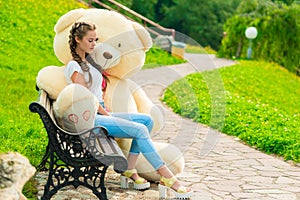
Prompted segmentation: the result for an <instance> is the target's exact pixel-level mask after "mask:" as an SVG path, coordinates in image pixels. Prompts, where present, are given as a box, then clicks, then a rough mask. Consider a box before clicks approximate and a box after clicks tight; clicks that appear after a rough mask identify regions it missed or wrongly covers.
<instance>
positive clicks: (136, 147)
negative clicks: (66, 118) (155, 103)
mask: <svg viewBox="0 0 300 200" xmlns="http://www.w3.org/2000/svg"><path fill="white" fill-rule="evenodd" d="M114 116H117V117H114ZM95 126H103V127H105V128H106V129H107V130H108V133H109V135H110V136H113V137H116V138H132V145H131V149H130V152H129V153H130V154H133V155H136V156H137V155H138V154H139V153H140V152H142V153H143V155H144V156H145V158H146V159H147V160H148V161H149V162H150V164H151V165H152V166H153V167H154V168H155V170H157V169H158V168H159V167H161V166H163V165H164V162H163V161H162V159H161V158H160V156H159V155H158V153H157V152H156V150H155V148H154V146H153V142H152V140H151V138H150V135H149V130H151V129H152V127H153V122H152V119H151V118H150V116H149V115H145V114H135V113H113V114H112V116H103V115H97V116H96V121H95ZM132 164H135V163H132Z"/></svg>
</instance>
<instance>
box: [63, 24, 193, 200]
mask: <svg viewBox="0 0 300 200" xmlns="http://www.w3.org/2000/svg"><path fill="white" fill-rule="evenodd" d="M95 29H96V27H95V25H94V24H89V23H85V22H76V23H75V24H74V25H73V26H72V28H71V31H70V35H69V45H70V50H71V54H72V57H73V59H72V60H71V61H69V63H68V64H67V65H66V68H65V76H66V78H67V81H68V83H70V84H71V83H77V84H81V85H83V86H85V87H87V88H88V89H89V90H90V91H91V92H92V93H94V94H95V96H96V97H97V99H98V101H99V103H100V106H99V109H98V114H97V116H96V120H95V126H103V127H105V128H106V129H107V130H108V133H109V135H111V136H112V137H115V138H132V144H131V148H130V151H129V155H128V158H127V161H128V170H126V171H125V172H124V173H123V174H122V176H121V178H120V179H121V186H122V187H124V188H128V179H131V180H132V181H133V182H134V189H147V188H149V187H150V183H149V182H148V181H147V180H145V179H144V178H141V177H139V175H138V173H137V171H136V170H135V164H136V161H137V158H138V155H139V154H140V153H142V154H143V155H144V156H145V158H146V159H147V160H148V161H149V162H150V164H151V165H152V166H153V167H154V169H155V170H157V172H158V173H159V174H160V176H161V179H160V184H159V190H160V197H164V195H165V192H166V189H167V188H169V189H171V190H172V191H173V192H174V193H175V195H176V197H179V198H189V197H190V196H191V194H192V191H191V189H190V188H186V187H183V186H181V184H180V182H179V181H178V180H177V179H176V178H175V177H174V174H173V173H172V172H171V171H170V170H169V168H168V167H167V166H166V165H165V163H164V161H162V159H161V158H160V156H159V155H158V153H157V151H156V150H155V148H154V146H153V142H152V140H151V138H150V134H149V133H150V132H151V130H152V126H153V121H152V119H151V117H150V116H149V115H147V114H142V113H109V112H107V111H106V110H105V107H104V101H103V96H102V95H103V92H102V90H103V88H102V81H103V78H104V79H107V78H106V76H105V75H104V73H102V72H103V68H102V67H101V66H99V65H98V64H96V63H95V62H94V61H93V60H92V58H91V57H89V56H88V55H89V53H90V52H91V51H92V50H93V49H94V47H95V45H96V42H97V40H98V38H97V34H96V31H95Z"/></svg>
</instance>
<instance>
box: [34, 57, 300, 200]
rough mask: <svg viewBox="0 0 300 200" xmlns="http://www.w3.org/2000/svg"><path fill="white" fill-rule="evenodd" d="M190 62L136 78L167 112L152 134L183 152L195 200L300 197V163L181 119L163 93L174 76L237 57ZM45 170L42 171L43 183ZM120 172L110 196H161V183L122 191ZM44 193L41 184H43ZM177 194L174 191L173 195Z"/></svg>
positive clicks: (71, 193)
mask: <svg viewBox="0 0 300 200" xmlns="http://www.w3.org/2000/svg"><path fill="white" fill-rule="evenodd" d="M186 58H187V59H188V60H189V63H187V64H181V65H176V66H170V67H161V68H157V69H149V70H142V71H140V72H139V73H138V74H137V75H136V76H135V77H133V80H134V81H136V82H137V83H138V84H140V85H141V87H143V89H144V90H145V91H146V93H147V94H148V95H149V97H150V98H151V99H152V100H153V102H154V103H155V104H157V105H158V106H160V108H161V110H162V111H163V112H164V116H165V125H164V127H163V128H162V130H160V131H159V132H158V133H157V134H155V135H154V137H153V139H154V140H156V141H164V142H169V143H173V144H175V145H176V146H178V147H179V148H180V149H181V151H182V152H183V153H184V157H185V161H186V166H185V170H184V173H182V174H180V175H178V178H179V179H180V180H181V181H182V183H183V184H184V185H186V186H190V187H192V188H193V190H194V195H193V196H192V198H191V199H192V200H237V199H243V200H245V199H247V200H248V199H249V200H250V199H253V200H284V199H286V200H298V199H299V200H300V167H297V166H293V165H292V164H289V163H287V162H284V161H283V160H282V159H280V158H276V157H273V156H271V155H266V154H264V153H262V152H260V151H257V150H255V149H253V148H251V147H249V146H247V145H244V144H243V143H242V142H241V141H239V140H238V139H237V138H234V137H231V136H227V135H225V134H222V133H219V132H217V131H214V130H212V129H210V128H209V127H206V126H203V125H201V124H197V123H194V122H192V121H191V120H189V119H184V118H181V117H180V116H178V115H176V114H174V113H173V112H172V111H171V110H170V109H169V108H168V107H166V106H164V105H162V104H161V102H160V101H159V98H160V97H161V95H162V93H163V90H164V89H165V88H166V87H167V86H168V85H169V84H171V83H172V82H173V81H174V80H176V79H178V78H181V77H184V76H185V75H187V74H190V73H194V72H197V71H202V70H209V69H213V68H218V67H223V66H228V65H231V64H233V62H232V61H228V60H224V59H217V58H215V57H214V56H208V55H193V54H187V55H186ZM44 179H45V178H44V174H39V175H38V180H39V181H40V184H41V185H42V182H43V180H44ZM118 181H119V175H118V174H115V173H113V172H112V173H108V178H107V187H108V196H109V198H110V199H158V192H157V186H156V184H154V183H153V184H151V188H150V189H149V190H147V191H144V192H140V191H134V190H127V191H126V190H121V189H120V187H119V185H118ZM40 193H42V187H41V188H40ZM171 197H173V196H171ZM53 199H60V200H61V199H73V200H75V199H96V198H95V197H94V196H93V195H92V194H90V192H89V191H88V190H85V189H83V188H79V189H77V190H70V189H67V190H65V191H63V192H59V193H58V195H55V196H54V198H53Z"/></svg>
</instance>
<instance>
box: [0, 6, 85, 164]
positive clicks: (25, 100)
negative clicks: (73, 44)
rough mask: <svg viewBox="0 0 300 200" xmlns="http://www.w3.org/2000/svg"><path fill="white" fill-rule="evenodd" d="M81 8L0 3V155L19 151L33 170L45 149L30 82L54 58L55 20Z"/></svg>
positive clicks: (32, 87) (34, 92)
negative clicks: (35, 112) (0, 82)
mask: <svg viewBox="0 0 300 200" xmlns="http://www.w3.org/2000/svg"><path fill="white" fill-rule="evenodd" d="M79 7H84V5H82V4H80V3H78V2H76V1H61V0H50V1H40V2H39V3H38V4H37V2H36V1H34V0H25V1H17V0H12V1H5V0H0V8H1V9H0V23H1V25H0V31H1V36H0V44H1V45H0V80H2V84H1V85H0V91H1V92H0V100H1V105H0V142H1V144H2V145H0V152H6V151H18V152H20V153H21V154H23V155H25V156H27V157H28V158H29V159H30V161H31V163H32V164H33V165H37V164H38V162H39V161H40V158H41V156H42V155H43V151H44V149H45V145H46V134H45V132H44V130H43V127H42V124H41V121H40V119H39V117H38V115H36V114H33V113H31V112H30V111H29V109H28V106H29V104H30V102H31V101H33V100H34V98H36V96H37V92H36V90H35V78H36V75H37V73H38V71H39V70H40V69H41V68H43V67H45V66H48V65H57V66H61V65H62V64H61V63H60V62H59V61H58V60H57V58H56V56H55V55H54V52H53V48H52V43H53V38H54V31H53V27H54V25H55V23H56V21H57V20H58V18H59V17H60V16H61V15H62V14H64V13H66V12H67V11H69V10H70V9H75V8H79Z"/></svg>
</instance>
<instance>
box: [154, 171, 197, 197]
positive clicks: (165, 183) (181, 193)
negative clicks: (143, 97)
mask: <svg viewBox="0 0 300 200" xmlns="http://www.w3.org/2000/svg"><path fill="white" fill-rule="evenodd" d="M176 181H177V179H176V177H175V176H173V177H172V178H165V177H163V176H162V177H161V178H160V184H158V191H159V198H160V199H166V198H167V189H170V190H171V191H172V192H173V193H174V194H175V197H176V198H177V199H188V198H190V197H191V196H192V193H193V191H188V190H187V188H186V187H183V186H181V187H180V188H179V189H178V190H177V191H176V190H174V189H173V188H172V186H173V185H174V183H175V182H176Z"/></svg>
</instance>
